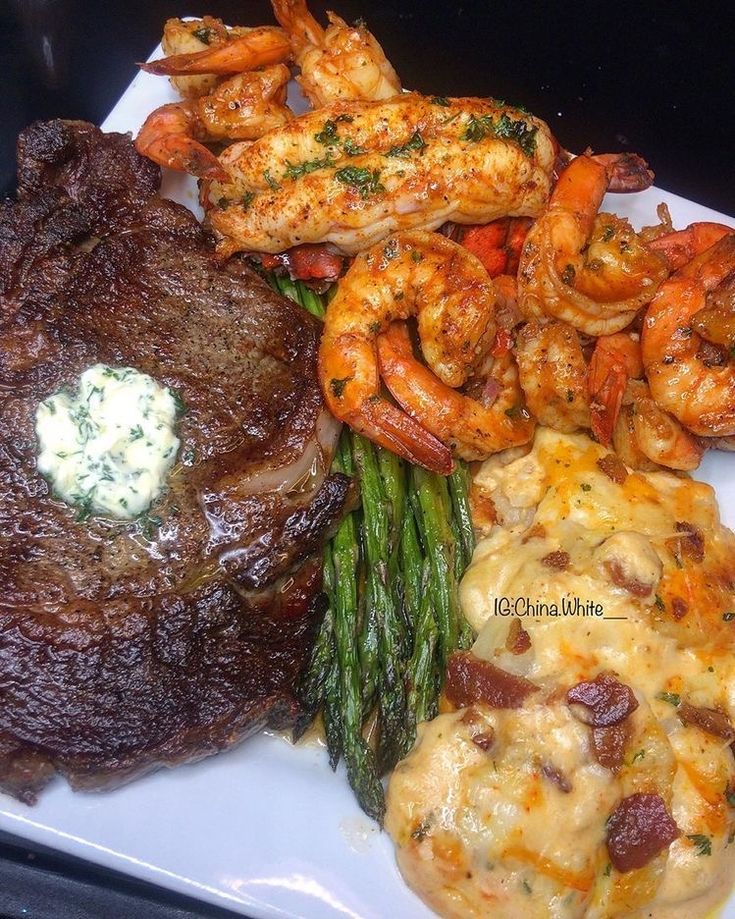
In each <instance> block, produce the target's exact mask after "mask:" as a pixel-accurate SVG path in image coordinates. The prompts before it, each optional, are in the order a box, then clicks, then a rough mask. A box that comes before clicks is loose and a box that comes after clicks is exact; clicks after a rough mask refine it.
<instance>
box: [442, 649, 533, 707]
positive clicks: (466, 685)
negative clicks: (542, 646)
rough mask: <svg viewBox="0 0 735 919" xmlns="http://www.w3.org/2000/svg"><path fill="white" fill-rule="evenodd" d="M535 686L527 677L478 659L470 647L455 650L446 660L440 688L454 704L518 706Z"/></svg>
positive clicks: (458, 705)
mask: <svg viewBox="0 0 735 919" xmlns="http://www.w3.org/2000/svg"><path fill="white" fill-rule="evenodd" d="M537 688H538V687H537V686H535V685H534V684H533V683H532V682H531V681H530V680H527V679H525V678H524V677H522V676H516V675H515V674H513V673H508V671H507V670H501V669H500V667H496V666H495V665H494V664H491V663H490V662H489V661H483V660H480V658H479V657H475V655H474V654H472V653H471V652H470V651H456V652H455V653H454V654H452V656H451V657H450V658H449V663H448V664H447V679H446V683H445V685H444V692H445V694H446V697H447V699H449V701H450V702H451V703H452V704H453V705H454V706H456V708H464V707H465V706H467V705H472V704H474V703H475V702H484V703H485V704H486V705H489V706H490V707H491V708H520V707H521V706H522V705H523V703H524V702H525V700H526V696H528V695H530V694H531V693H532V692H535V690H536V689H537Z"/></svg>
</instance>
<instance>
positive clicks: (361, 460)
mask: <svg viewBox="0 0 735 919" xmlns="http://www.w3.org/2000/svg"><path fill="white" fill-rule="evenodd" d="M353 450H354V455H355V462H356V464H357V466H358V468H359V470H360V473H361V476H360V488H361V491H362V498H363V501H362V507H363V526H364V536H365V559H366V565H367V571H366V574H367V603H368V608H372V609H373V610H374V611H375V613H376V617H377V633H378V645H379V648H380V655H379V678H378V687H379V694H378V705H379V710H380V738H379V743H378V764H379V767H380V770H381V772H382V771H384V770H387V769H392V768H393V766H394V765H395V764H396V762H397V761H398V759H399V757H400V754H401V751H402V750H403V749H404V747H405V723H406V690H405V685H404V682H403V667H402V659H401V657H402V648H403V644H404V640H405V635H404V630H403V627H402V622H401V619H400V614H399V610H398V603H397V602H396V596H395V593H394V591H393V590H391V585H390V582H389V570H388V569H389V561H388V560H389V557H390V549H389V544H390V540H389V537H388V530H389V518H388V513H387V501H386V498H385V492H384V490H383V482H382V479H381V477H380V469H379V466H378V462H377V458H376V455H375V448H374V447H373V444H372V443H371V442H370V441H369V440H367V439H366V438H364V437H359V436H357V437H354V438H353Z"/></svg>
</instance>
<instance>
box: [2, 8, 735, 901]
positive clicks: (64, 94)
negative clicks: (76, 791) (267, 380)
mask: <svg viewBox="0 0 735 919" xmlns="http://www.w3.org/2000/svg"><path fill="white" fill-rule="evenodd" d="M330 6H334V7H335V8H336V9H337V12H339V13H340V14H341V15H343V16H344V17H345V18H346V19H348V20H353V19H355V18H357V17H358V16H363V17H365V18H366V19H367V21H368V25H369V26H370V28H371V29H372V30H373V32H374V33H375V34H376V35H377V36H378V38H379V40H380V41H381V43H382V44H383V47H384V48H385V50H386V53H387V55H388V57H389V58H390V60H391V61H392V62H393V64H394V65H395V66H396V69H397V70H398V72H399V73H400V75H401V77H402V80H403V83H404V85H406V86H409V87H412V88H415V89H418V90H423V91H426V92H432V93H437V94H442V95H463V94H465V95H492V96H495V97H499V98H503V99H506V100H508V101H509V102H517V103H521V104H523V105H524V106H526V107H527V108H529V109H530V110H531V111H533V112H534V113H535V114H537V115H539V116H540V117H542V118H544V119H545V120H546V121H548V122H549V124H550V125H551V127H552V130H553V131H554V133H555V134H556V136H557V137H558V139H559V141H560V142H561V143H562V144H563V145H564V146H565V147H566V148H568V149H570V150H573V151H579V150H582V149H584V148H585V147H587V146H591V147H592V148H593V149H594V150H596V151H598V152H605V151H618V150H633V151H636V152H638V153H641V154H643V155H644V156H645V157H646V159H648V161H649V162H650V164H651V165H652V167H653V168H654V170H655V171H656V183H657V184H658V185H659V186H661V187H662V188H665V189H667V190H669V191H673V192H676V193H678V194H680V195H683V196H685V197H688V198H691V199H693V200H695V201H699V202H701V203H702V204H707V205H709V206H710V207H713V208H715V209H717V210H720V211H723V212H724V213H729V214H732V215H735V181H733V172H732V155H733V152H735V150H734V147H735V145H734V144H733V142H732V141H733V136H734V135H733V128H732V122H733V114H734V112H733V86H734V85H735V79H733V78H734V77H735V55H734V54H733V47H732V42H733V35H735V16H734V14H733V12H732V10H733V9H734V8H733V7H732V5H730V4H728V6H729V8H730V12H728V13H727V14H724V13H723V9H724V8H725V5H724V4H713V3H706V2H704V3H702V2H699V3H683V2H678V3H672V2H650V3H646V2H637V3H626V2H618V3H615V4H612V3H604V4H603V3H595V2H593V0H587V2H586V3H584V4H582V3H579V4H578V3H563V4H562V3H549V2H546V3H532V2H531V3H529V2H526V3H520V2H508V3H500V2H497V0H495V2H473V0H455V2H454V3H441V2H435V0H423V2H419V0H402V2H400V3H399V2H387V0H377V2H376V0H372V2H366V0H333V3H331V4H330ZM313 9H314V11H315V12H317V13H321V12H323V10H324V4H323V3H322V2H316V0H315V2H314V4H313ZM203 13H209V14H211V15H216V16H221V17H222V18H223V19H224V20H225V21H227V22H229V23H232V24H235V23H238V24H253V25H254V24H259V23H264V22H271V21H272V16H271V13H270V8H269V4H268V2H267V0H239V2H221V0H207V2H194V0H127V2H124V3H123V2H118V0H104V2H95V3H92V2H89V0H88V2H86V3H85V2H83V0H3V2H2V3H0V29H2V35H3V41H2V42H1V43H0V85H2V103H1V108H0V110H1V111H2V112H3V118H2V125H3V130H2V134H1V135H0V191H2V192H4V193H10V192H12V190H13V183H14V180H13V174H14V161H13V160H14V155H13V154H14V142H15V136H16V134H17V132H18V131H19V130H20V129H21V128H22V127H23V126H24V125H26V124H27V123H28V122H30V121H32V120H33V119H36V118H47V117H51V116H63V117H69V118H84V119H88V120H90V121H94V122H98V123H99V122H100V121H102V119H103V118H104V117H105V115H106V114H107V113H108V111H109V110H110V109H111V108H112V106H113V105H114V103H115V101H116V100H117V99H118V97H119V96H120V94H121V93H122V92H123V90H124V89H125V87H126V86H127V84H128V83H129V82H130V81H131V79H132V78H133V76H134V75H135V72H136V69H135V65H134V62H135V61H139V60H144V59H145V58H146V57H147V56H148V54H149V53H150V51H151V50H152V48H153V47H154V45H155V44H156V42H157V41H158V40H159V37H160V33H161V27H162V24H163V21H164V20H165V19H166V18H167V17H168V16H175V15H179V16H183V15H201V14H203ZM723 16H726V18H723ZM0 915H8V916H12V917H16V916H17V917H21V916H23V917H39V919H40V917H47V916H48V917H52V916H53V917H54V919H56V917H71V919H77V917H79V919H82V917H84V919H87V917H98V916H102V915H108V916H110V917H127V916H131V917H132V916H136V917H138V916H146V917H152V919H155V917H157V919H168V917H171V919H173V917H185V916H186V917H188V916H196V915H202V916H219V915H225V913H224V912H223V911H220V910H216V909H213V908H208V907H205V906H202V905H198V904H196V903H194V902H193V901H190V900H186V899H185V898H180V897H175V896H173V895H170V894H167V893H163V892H162V893H158V892H157V891H155V890H154V889H153V888H150V887H148V886H147V885H143V884H138V883H137V882H133V881H129V880H126V879H124V878H122V876H117V875H113V874H111V873H109V872H105V871H103V870H101V869H97V868H93V867H91V866H87V865H85V864H84V863H80V862H78V861H76V860H70V859H66V858H64V857H60V856H56V855H54V854H53V853H49V852H44V851H40V850H37V849H36V850H29V849H28V848H27V847H26V846H24V844H23V843H22V841H20V840H17V839H12V838H11V837H7V836H3V835H2V834H0Z"/></svg>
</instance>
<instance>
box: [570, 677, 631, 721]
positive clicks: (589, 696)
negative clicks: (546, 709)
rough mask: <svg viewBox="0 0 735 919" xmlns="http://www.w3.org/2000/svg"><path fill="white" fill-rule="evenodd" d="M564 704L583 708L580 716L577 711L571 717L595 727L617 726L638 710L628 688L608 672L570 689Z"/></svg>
mask: <svg viewBox="0 0 735 919" xmlns="http://www.w3.org/2000/svg"><path fill="white" fill-rule="evenodd" d="M567 702H568V703H569V704H570V705H582V706H584V710H583V711H584V714H581V715H580V714H578V713H577V711H574V714H575V715H577V717H578V718H579V720H580V721H584V723H585V724H589V725H591V726H592V727H595V728H606V727H609V725H611V724H617V723H618V722H619V721H623V719H625V718H627V717H628V715H630V714H631V712H634V711H635V710H636V709H637V708H638V700H637V699H636V697H635V696H634V695H633V690H632V689H631V688H630V686H626V684H625V683H621V682H619V681H618V680H617V679H616V678H615V677H614V676H613V675H612V674H611V673H598V675H597V676H596V677H595V679H594V680H587V681H583V682H582V683H577V685H576V686H572V688H571V689H570V690H569V692H568V693H567Z"/></svg>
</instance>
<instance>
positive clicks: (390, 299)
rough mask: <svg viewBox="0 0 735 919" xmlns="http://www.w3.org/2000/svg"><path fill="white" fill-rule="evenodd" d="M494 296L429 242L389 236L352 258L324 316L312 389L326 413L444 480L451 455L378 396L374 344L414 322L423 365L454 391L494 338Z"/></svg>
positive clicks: (469, 266)
mask: <svg viewBox="0 0 735 919" xmlns="http://www.w3.org/2000/svg"><path fill="white" fill-rule="evenodd" d="M495 304H496V292H495V288H494V286H493V283H492V281H491V280H490V279H489V278H488V276H487V272H486V271H485V269H484V268H483V267H482V265H481V264H480V262H479V261H478V260H477V259H476V258H475V257H474V256H473V255H471V254H470V253H469V252H467V251H466V250H465V249H463V248H462V247H461V246H460V245H458V244H457V243H455V242H452V241H451V240H450V239H447V238H446V237H444V236H440V235H439V234H437V233H423V232H419V231H413V232H405V233H400V234H396V235H395V236H393V237H391V238H389V239H388V240H387V241H386V242H385V243H384V244H379V245H377V246H373V247H372V248H370V249H368V250H367V251H365V252H362V253H360V255H358V256H357V258H356V259H355V261H354V262H353V263H352V265H351V267H350V268H349V269H348V271H347V274H346V275H345V276H344V278H343V279H342V280H341V281H340V284H339V287H338V288H337V293H336V295H335V297H334V299H333V300H332V301H331V303H330V304H329V306H328V307H327V313H326V316H325V320H324V332H323V335H322V340H321V345H320V348H319V380H320V382H321V386H322V391H323V393H324V398H325V401H326V403H327V407H328V408H329V410H330V411H331V412H332V414H333V415H335V416H336V417H337V418H338V419H339V420H341V421H345V422H346V423H347V424H349V425H350V426H351V427H352V428H354V429H355V430H357V431H359V432H360V433H362V434H365V435H366V436H367V437H369V438H370V439H371V440H374V441H375V442H376V443H379V444H381V445H382V446H384V447H387V448H388V449H390V450H393V451H394V452H395V453H398V454H399V455H400V456H403V457H404V458H406V459H408V460H410V461H411V462H414V463H419V464H421V465H423V466H425V467H426V468H427V469H432V470H435V471H437V472H444V473H446V472H448V471H450V469H451V465H452V461H451V453H450V451H449V449H448V448H447V447H446V446H445V445H444V444H442V443H441V441H440V440H438V439H437V438H436V437H435V436H434V435H433V434H431V433H429V431H427V430H426V428H424V427H423V426H422V425H421V424H419V423H418V422H417V421H415V420H414V419H413V418H412V417H411V416H410V415H408V414H406V413H405V412H403V411H401V410H400V409H398V408H396V407H395V406H394V405H392V404H391V403H389V402H388V401H387V400H386V399H384V398H383V397H382V396H381V394H380V383H379V367H378V354H377V338H378V335H379V334H380V333H381V332H384V331H385V330H386V329H387V328H388V327H389V326H390V324H391V323H392V322H394V321H396V320H400V319H407V318H408V317H409V316H416V317H417V320H418V333H419V339H420V341H421V346H422V350H423V353H424V357H425V358H426V361H427V363H428V364H429V365H430V366H431V368H432V370H433V371H434V373H435V374H436V375H437V376H438V377H439V379H440V380H441V381H442V382H443V383H444V384H446V385H447V386H451V387H458V386H461V385H462V384H463V383H465V382H466V380H467V379H468V378H469V376H470V375H471V374H472V372H473V371H474V370H475V368H476V367H477V365H478V364H479V362H480V361H481V360H482V359H483V358H484V355H485V354H486V353H487V351H488V349H489V347H490V345H491V343H492V341H493V338H494V336H495V329H496V325H495V321H494V316H493V314H494V309H495Z"/></svg>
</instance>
